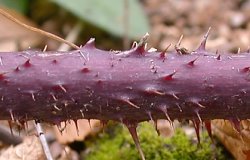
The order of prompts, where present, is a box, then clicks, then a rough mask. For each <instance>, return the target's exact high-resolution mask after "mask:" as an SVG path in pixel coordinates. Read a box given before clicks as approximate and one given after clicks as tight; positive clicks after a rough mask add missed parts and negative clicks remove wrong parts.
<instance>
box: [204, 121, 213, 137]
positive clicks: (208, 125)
mask: <svg viewBox="0 0 250 160" xmlns="http://www.w3.org/2000/svg"><path fill="white" fill-rule="evenodd" d="M204 124H205V127H206V130H207V133H208V136H209V137H210V139H211V141H212V142H213V136H212V128H211V121H210V120H207V121H204Z"/></svg>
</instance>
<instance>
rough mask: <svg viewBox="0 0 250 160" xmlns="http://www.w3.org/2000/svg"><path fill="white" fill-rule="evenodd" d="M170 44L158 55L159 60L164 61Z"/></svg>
mask: <svg viewBox="0 0 250 160" xmlns="http://www.w3.org/2000/svg"><path fill="white" fill-rule="evenodd" d="M171 45H172V44H171V43H170V44H169V45H168V46H167V47H166V48H165V49H164V50H163V51H162V52H161V53H160V58H161V59H165V58H166V53H167V50H168V48H169V47H170V46H171Z"/></svg>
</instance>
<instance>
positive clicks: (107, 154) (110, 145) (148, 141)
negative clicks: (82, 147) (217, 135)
mask: <svg viewBox="0 0 250 160" xmlns="http://www.w3.org/2000/svg"><path fill="white" fill-rule="evenodd" d="M138 134H139V138H140V142H141V147H142V150H143V152H144V154H145V157H146V159H147V160H162V159H168V160H175V159H176V160H179V159H182V160H194V159H196V160H197V159H202V160H210V159H226V158H225V157H224V156H223V155H222V153H221V152H222V149H221V148H218V147H216V148H215V147H213V145H212V144H211V140H210V139H209V137H208V135H207V134H206V133H202V136H201V145H200V146H199V147H197V143H195V142H192V140H190V138H189V137H188V136H186V135H185V133H184V132H183V131H182V130H181V129H176V131H175V134H174V136H173V137H172V138H163V137H161V136H158V135H157V133H156V132H155V130H154V128H153V127H152V125H151V124H149V123H142V124H141V125H140V126H139V127H138ZM86 144H87V146H88V151H89V152H88V153H87V154H86V155H85V156H84V159H86V160H99V159H101V160H120V159H122V160H140V156H139V154H138V152H137V149H136V148H135V145H134V142H133V140H132V138H131V136H130V135H129V132H128V131H127V129H126V128H124V127H121V126H116V127H109V128H108V129H107V132H104V133H102V134H100V135H99V138H97V139H95V140H92V141H88V142H87V143H86Z"/></svg>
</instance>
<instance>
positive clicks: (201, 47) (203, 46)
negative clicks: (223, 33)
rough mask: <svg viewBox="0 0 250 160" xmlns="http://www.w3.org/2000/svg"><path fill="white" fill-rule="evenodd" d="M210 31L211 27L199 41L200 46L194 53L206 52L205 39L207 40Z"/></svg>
mask: <svg viewBox="0 0 250 160" xmlns="http://www.w3.org/2000/svg"><path fill="white" fill-rule="evenodd" d="M210 30H211V27H209V28H208V31H207V33H206V34H205V35H204V38H203V40H202V41H201V44H200V46H199V48H198V49H197V50H196V51H205V50H206V42H207V38H208V35H209V32H210Z"/></svg>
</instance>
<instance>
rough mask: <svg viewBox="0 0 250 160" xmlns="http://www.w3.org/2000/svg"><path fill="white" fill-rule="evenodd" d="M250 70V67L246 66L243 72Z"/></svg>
mask: <svg viewBox="0 0 250 160" xmlns="http://www.w3.org/2000/svg"><path fill="white" fill-rule="evenodd" d="M249 71H250V67H245V68H243V69H242V70H241V72H242V73H247V72H249Z"/></svg>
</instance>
